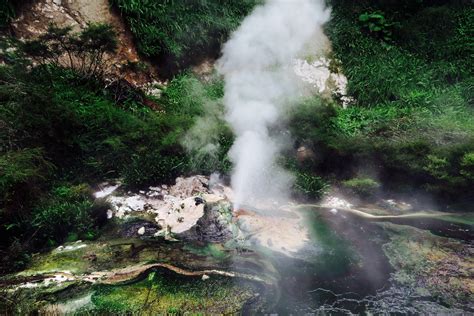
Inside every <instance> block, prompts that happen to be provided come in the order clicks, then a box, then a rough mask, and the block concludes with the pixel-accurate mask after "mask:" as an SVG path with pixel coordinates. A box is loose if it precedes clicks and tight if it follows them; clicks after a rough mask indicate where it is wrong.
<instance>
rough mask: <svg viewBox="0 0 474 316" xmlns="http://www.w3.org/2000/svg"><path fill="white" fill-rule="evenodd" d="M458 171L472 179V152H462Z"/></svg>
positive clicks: (473, 157) (473, 159) (473, 163)
mask: <svg viewBox="0 0 474 316" xmlns="http://www.w3.org/2000/svg"><path fill="white" fill-rule="evenodd" d="M460 173H461V174H462V175H463V176H464V177H466V178H468V179H469V180H474V152H468V153H465V154H464V156H463V157H462V160H461V171H460Z"/></svg>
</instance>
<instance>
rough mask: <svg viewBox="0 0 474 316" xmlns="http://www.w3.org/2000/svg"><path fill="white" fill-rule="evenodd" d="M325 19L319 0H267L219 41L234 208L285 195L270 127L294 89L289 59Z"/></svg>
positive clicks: (287, 179) (278, 143)
mask: <svg viewBox="0 0 474 316" xmlns="http://www.w3.org/2000/svg"><path fill="white" fill-rule="evenodd" d="M328 19H329V10H327V9H325V7H324V3H323V0H267V1H266V2H265V4H264V5H262V6H259V7H257V8H256V9H255V10H254V11H253V12H252V14H251V15H250V16H248V17H247V18H246V19H245V20H244V21H243V22H242V24H241V26H240V27H239V28H238V29H237V30H236V31H235V32H234V33H233V34H232V36H231V38H230V40H229V41H228V42H227V43H226V44H225V45H224V48H223V55H222V57H221V59H220V60H219V63H218V70H219V72H220V73H221V74H223V75H224V79H225V96H224V103H225V107H226V120H227V122H228V123H229V124H230V125H231V127H232V129H233V131H234V133H235V135H236V140H235V143H234V145H233V147H232V149H231V151H230V153H229V154H230V159H231V160H232V162H233V163H234V170H233V174H232V187H233V189H234V194H235V200H234V203H235V207H239V205H241V204H242V203H245V204H253V203H255V202H256V201H261V200H266V199H272V200H283V199H286V197H287V192H288V191H289V190H288V189H289V186H290V185H291V183H292V177H291V175H290V173H288V172H287V171H285V170H283V169H282V168H281V167H279V166H278V165H277V162H276V159H277V156H278V154H279V152H280V150H281V148H282V146H283V142H282V138H281V137H280V136H278V133H275V132H274V127H275V126H276V125H277V124H279V123H281V121H282V118H283V116H284V113H285V108H286V107H287V106H289V104H290V103H291V100H292V99H293V98H294V97H295V96H297V95H298V93H299V89H298V88H299V85H298V84H297V82H298V81H297V80H295V78H294V73H293V71H292V67H291V64H292V62H293V60H294V58H296V57H297V56H298V55H299V54H301V53H303V51H304V49H305V47H307V46H308V45H310V44H314V43H310V42H311V40H312V39H315V38H318V37H320V34H321V33H322V31H321V26H322V24H324V23H325V22H326V21H327V20H328Z"/></svg>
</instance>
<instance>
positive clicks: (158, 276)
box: [92, 270, 256, 314]
mask: <svg viewBox="0 0 474 316" xmlns="http://www.w3.org/2000/svg"><path fill="white" fill-rule="evenodd" d="M254 297H256V294H255V289H254V288H252V286H251V285H249V284H243V283H240V282H236V281H235V280H234V279H230V278H224V277H220V276H211V277H210V278H209V279H207V280H203V279H202V278H199V277H186V276H181V275H177V274H174V273H172V272H168V271H162V270H159V271H155V272H151V273H150V274H149V275H148V277H147V278H146V279H144V280H142V281H139V282H135V283H133V284H127V285H119V286H108V285H97V286H95V293H94V294H93V296H92V302H93V303H94V305H95V309H94V311H95V312H101V313H119V314H124V313H126V314H130V313H131V314H136V313H140V314H143V313H145V314H146V313H151V314H181V313H184V312H191V313H193V314H194V313H206V314H208V313H211V314H216V313H218V314H231V313H237V312H239V311H240V310H241V309H242V307H243V305H244V304H245V303H246V302H247V301H248V300H249V299H252V298H254Z"/></svg>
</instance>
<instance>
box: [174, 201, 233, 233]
mask: <svg viewBox="0 0 474 316" xmlns="http://www.w3.org/2000/svg"><path fill="white" fill-rule="evenodd" d="M227 207H229V205H228V206H227ZM231 220H232V213H231V209H230V207H229V208H226V206H225V205H222V204H211V205H206V207H205V208H204V216H202V217H201V218H200V219H199V220H198V221H197V223H196V225H194V226H193V227H192V228H191V229H189V230H188V231H185V232H183V233H181V234H178V237H180V238H184V239H190V240H198V241H205V242H225V241H227V240H229V239H231V238H232V237H233V234H232V231H231Z"/></svg>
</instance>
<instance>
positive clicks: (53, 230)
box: [31, 184, 96, 242]
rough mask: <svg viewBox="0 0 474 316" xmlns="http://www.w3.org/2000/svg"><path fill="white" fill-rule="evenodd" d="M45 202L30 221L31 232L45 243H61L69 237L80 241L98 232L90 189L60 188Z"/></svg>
mask: <svg viewBox="0 0 474 316" xmlns="http://www.w3.org/2000/svg"><path fill="white" fill-rule="evenodd" d="M43 201H44V202H43V203H40V204H39V205H38V206H37V207H35V208H34V209H33V211H32V220H31V224H32V229H33V230H34V231H36V233H37V234H38V235H39V236H42V239H44V240H47V239H51V240H54V241H58V242H59V241H62V239H63V238H65V237H66V236H69V238H71V236H72V234H75V235H76V236H77V238H79V237H80V236H85V235H86V234H87V233H88V232H90V231H92V230H94V229H96V223H95V218H94V217H93V216H92V209H93V202H92V195H91V192H90V189H89V187H88V186H87V185H84V184H81V185H74V186H71V185H67V186H58V187H56V188H54V189H53V190H52V191H51V193H50V194H48V195H46V196H45V197H43ZM77 238H76V239H77Z"/></svg>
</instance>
